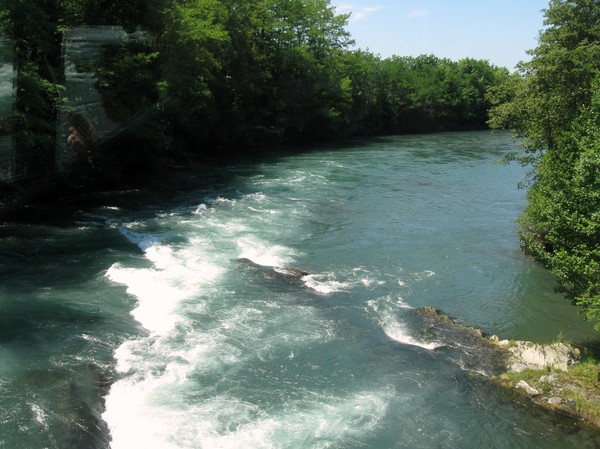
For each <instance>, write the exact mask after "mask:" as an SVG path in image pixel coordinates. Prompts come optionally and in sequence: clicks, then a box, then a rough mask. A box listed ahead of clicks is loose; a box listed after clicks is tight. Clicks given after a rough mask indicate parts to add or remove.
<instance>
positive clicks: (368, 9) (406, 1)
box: [331, 0, 550, 71]
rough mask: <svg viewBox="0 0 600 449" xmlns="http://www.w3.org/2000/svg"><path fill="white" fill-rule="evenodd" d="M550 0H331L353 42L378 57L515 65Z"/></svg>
mask: <svg viewBox="0 0 600 449" xmlns="http://www.w3.org/2000/svg"><path fill="white" fill-rule="evenodd" d="M549 3H550V0H332V1H331V5H332V6H334V7H335V8H336V10H337V12H338V13H340V14H342V13H343V14H347V13H351V16H350V19H349V20H348V27H347V29H348V31H349V32H350V34H351V35H352V37H353V39H354V40H355V42H356V44H355V48H361V49H364V50H369V51H371V52H372V53H375V54H378V55H379V56H381V57H382V58H387V57H390V56H392V55H397V56H418V55H421V54H433V55H435V56H438V57H440V58H448V59H451V60H455V61H457V60H460V59H462V58H466V57H470V58H475V59H485V60H487V61H489V62H490V63H492V64H494V65H497V66H501V67H506V68H508V69H509V70H511V71H512V70H514V68H515V65H516V64H517V63H518V62H519V61H526V60H529V58H530V57H529V55H527V53H526V52H527V50H531V49H534V48H535V47H537V38H538V36H539V32H540V30H541V29H542V28H543V24H544V13H543V11H542V10H543V9H545V8H547V7H548V4H549Z"/></svg>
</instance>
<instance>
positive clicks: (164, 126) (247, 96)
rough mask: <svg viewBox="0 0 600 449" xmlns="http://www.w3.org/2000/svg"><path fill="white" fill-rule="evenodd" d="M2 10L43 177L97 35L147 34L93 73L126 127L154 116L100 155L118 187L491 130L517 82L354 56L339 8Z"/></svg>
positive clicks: (215, 4)
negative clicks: (349, 142) (165, 171)
mask: <svg viewBox="0 0 600 449" xmlns="http://www.w3.org/2000/svg"><path fill="white" fill-rule="evenodd" d="M0 11H2V12H1V13H0V14H1V16H0V24H1V26H2V29H3V30H4V33H5V34H6V35H8V36H9V38H10V39H12V40H13V41H14V42H15V45H16V50H17V58H18V81H17V92H18V93H17V98H18V99H17V105H16V113H15V117H14V123H15V130H16V132H17V138H16V140H17V147H18V151H17V154H18V159H19V165H20V166H21V171H22V172H25V173H27V174H31V175H38V174H41V173H45V172H47V171H48V170H51V169H53V168H54V158H55V141H54V132H55V123H56V115H57V114H58V113H59V112H60V111H65V110H67V111H68V109H69V100H68V97H66V96H65V95H63V94H62V93H63V92H64V86H63V85H62V84H63V81H64V80H63V79H62V74H63V70H62V69H63V67H61V64H62V63H63V61H62V60H61V43H62V38H63V36H64V34H65V33H67V32H68V31H69V30H70V29H74V28H76V27H80V26H84V25H85V26H105V25H112V26H114V25H118V26H122V27H123V28H124V29H125V30H126V31H128V32H130V33H133V32H135V31H139V30H142V31H143V33H144V34H143V35H144V38H143V39H141V40H140V39H137V40H131V41H124V42H122V43H120V44H117V45H111V46H107V47H106V48H105V49H104V52H103V55H102V57H101V58H100V59H99V61H98V62H97V63H96V64H95V66H94V67H93V70H94V72H95V73H96V76H97V78H98V82H97V86H98V89H99V91H101V93H102V96H103V102H104V103H105V107H107V108H109V107H110V108H111V110H113V113H112V115H113V116H114V117H118V118H117V119H116V120H118V121H126V120H128V119H130V118H131V117H133V116H134V115H135V114H134V112H136V111H140V110H144V111H146V114H145V115H144V117H145V118H146V120H145V121H144V123H140V121H139V120H137V121H131V122H132V123H131V126H129V130H128V132H129V134H130V136H126V137H121V139H120V140H119V141H118V142H116V143H115V145H104V146H102V151H92V152H89V151H88V154H87V158H88V160H89V161H90V162H93V165H94V168H95V176H97V177H103V176H104V177H110V178H111V179H113V180H115V181H116V180H117V179H118V178H119V177H129V176H130V175H131V172H132V171H136V170H142V169H148V168H149V167H151V166H152V165H153V164H154V165H156V164H159V165H160V164H161V163H162V162H163V161H164V160H165V159H166V160H170V159H173V158H177V157H181V156H186V157H198V156H201V157H206V156H210V157H216V156H218V157H224V158H228V157H233V155H234V154H239V153H244V154H246V155H248V154H252V153H253V152H255V151H257V150H259V149H262V148H267V147H272V146H274V145H281V144H284V145H297V144H303V145H304V144H310V143H315V142H319V141H325V140H332V139H339V138H345V137H350V136H366V135H376V134H382V133H407V132H425V131H441V130H460V129H480V128H485V127H487V125H486V121H487V111H488V109H489V107H490V103H489V101H488V100H487V97H486V92H487V90H488V89H489V88H490V87H493V86H500V85H501V84H503V83H504V82H506V80H507V79H508V78H509V72H508V70H506V69H505V68H499V67H495V66H493V65H492V64H490V63H489V62H487V61H482V60H475V59H463V60H460V61H457V62H456V61H451V60H447V59H441V58H437V57H435V56H432V55H423V56H419V57H393V58H388V59H382V58H380V57H379V56H377V55H374V54H372V53H370V52H368V51H363V50H350V47H351V44H352V40H351V36H350V35H349V34H348V32H347V31H346V29H345V26H346V24H347V20H348V16H347V15H339V14H337V13H336V11H335V9H334V8H333V7H332V6H330V3H329V1H328V0H311V1H301V0H279V1H274V0H245V1H242V0H219V1H217V0H137V1H129V0H128V1H124V0H107V1H102V2H98V1H95V0H94V1H81V0H77V1H76V0H63V1H55V0H0ZM138 115H139V114H138ZM80 134H84V133H83V132H81V133H80ZM78 137H80V136H78ZM82 140H86V139H82ZM89 141H90V139H87V142H86V143H87V144H89V143H90V142H89ZM115 147H118V149H115ZM117 155H118V156H117Z"/></svg>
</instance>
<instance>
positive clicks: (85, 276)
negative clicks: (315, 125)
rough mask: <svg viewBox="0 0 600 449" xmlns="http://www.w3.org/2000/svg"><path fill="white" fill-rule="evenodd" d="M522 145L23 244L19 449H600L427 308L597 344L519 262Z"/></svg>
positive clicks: (26, 236) (165, 210) (4, 273)
mask: <svg viewBox="0 0 600 449" xmlns="http://www.w3.org/2000/svg"><path fill="white" fill-rule="evenodd" d="M512 149H514V143H513V141H512V140H511V138H510V135H509V134H506V133H498V134H492V133H488V132H481V133H457V134H436V135H425V136H402V137H389V138H382V139H378V140H372V141H367V142H358V143H356V144H355V145H350V146H346V147H339V148H322V149H320V150H319V151H311V152H302V153H296V154H293V155H283V154H281V155H279V156H275V155H273V156H272V157H268V158H265V159H263V160H261V161H258V162H254V163H252V164H248V163H246V164H237V165H229V166H226V167H220V168H216V167H212V168H198V169H197V170H187V171H185V172H181V173H178V174H175V175H173V177H171V178H170V179H169V180H161V181H160V182H159V183H158V184H157V185H155V186H154V187H153V188H152V189H145V190H143V191H127V192H117V193H112V194H105V195H97V196H95V197H93V198H90V199H89V202H88V203H87V205H86V206H85V207H78V209H77V210H74V211H71V212H69V213H67V212H65V211H64V210H62V211H55V212H54V213H53V214H50V212H49V211H48V215H47V216H46V217H45V219H44V220H45V222H44V223H42V221H41V220H40V221H37V222H35V221H31V222H28V223H19V224H15V223H6V224H4V225H2V227H1V228H0V230H1V231H2V238H1V239H0V276H1V283H0V361H1V364H0V447H2V448H7V449H17V448H23V449H25V448H27V449H37V448H39V449H42V448H60V449H63V448H86V449H88V448H106V447H109V446H110V447H112V448H114V449H133V448H145V449H152V448H156V449H171V448H205V449H214V448H290V449H301V448H340V449H342V448H343V449H350V448H377V449H379V448H381V449H384V448H544V449H547V448H561V449H563V448H568V447H578V448H586V447H589V448H594V447H598V446H599V445H600V438H599V435H598V433H596V432H592V431H589V430H583V429H580V428H579V427H578V426H577V424H576V423H575V422H573V421H571V420H569V419H566V418H560V417H556V416H552V415H550V414H548V413H546V412H543V411H540V410H537V409H536V408H534V407H532V406H531V405H529V404H528V403H527V402H526V401H523V400H521V399H520V398H519V397H517V396H515V395H514V394H512V393H511V392H507V391H504V390H501V389H499V388H497V387H495V386H493V385H492V384H491V383H490V382H489V380H488V377H487V376H488V375H489V374H493V372H494V369H495V368H494V366H493V363H490V362H489V361H488V360H487V359H486V357H484V356H483V355H478V354H475V353H474V351H475V352H476V350H475V349H473V348H472V347H471V346H469V345H468V344H467V343H465V342H463V341H460V339H458V340H457V339H456V337H454V336H450V335H444V334H441V333H440V332H436V331H435V329H431V328H427V327H426V326H425V324H424V321H423V320H422V319H420V318H419V316H418V314H417V313H416V310H415V309H416V308H417V307H419V306H423V305H429V306H434V307H437V308H440V309H442V310H444V311H445V312H446V313H448V314H449V315H450V316H452V317H454V318H456V319H459V320H460V321H462V322H465V323H468V324H472V325H475V326H478V327H480V328H482V329H483V330H484V331H485V332H487V333H491V334H498V335H499V336H500V337H501V338H512V339H533V340H536V341H551V340H553V339H556V338H557V337H558V336H559V335H562V336H565V337H567V338H570V339H571V340H572V341H575V342H584V341H589V340H591V339H594V338H595V335H594V332H593V330H592V327H591V325H589V324H587V323H583V322H581V321H580V319H579V317H578V315H577V311H576V310H575V309H574V308H573V307H572V306H570V305H569V304H568V303H567V302H566V301H565V300H564V299H562V298H561V297H560V296H557V295H555V294H554V293H553V291H552V289H553V281H552V278H551V277H550V276H549V275H548V274H547V273H546V272H545V271H544V270H543V269H542V268H540V267H539V266H538V265H537V264H535V263H534V262H533V261H532V260H531V259H529V258H528V257H526V256H525V255H523V254H522V253H521V251H520V250H519V247H518V240H517V235H516V226H515V223H514V221H515V219H516V217H517V216H518V215H519V214H520V212H521V211H522V209H523V206H524V197H525V192H524V191H522V190H518V189H517V184H518V182H519V181H520V180H522V179H523V177H524V174H525V169H523V168H522V167H519V166H518V165H514V164H513V165H501V164H498V163H497V162H498V161H499V160H500V159H501V158H502V156H503V155H505V154H506V152H508V151H511V150H512Z"/></svg>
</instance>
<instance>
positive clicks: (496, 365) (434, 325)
mask: <svg viewBox="0 0 600 449" xmlns="http://www.w3.org/2000/svg"><path fill="white" fill-rule="evenodd" d="M417 315H418V316H419V317H420V318H421V320H422V324H421V333H423V334H424V335H427V339H428V340H435V341H437V342H440V343H441V346H440V347H439V348H437V349H436V351H444V352H448V356H449V357H450V359H452V360H454V361H455V362H456V363H457V364H459V365H460V366H461V367H462V368H463V369H465V370H470V371H474V372H478V373H480V374H484V375H487V376H492V375H498V374H500V373H502V372H504V371H506V366H507V360H508V354H507V353H506V351H505V350H503V349H502V348H499V347H498V346H496V345H494V344H492V343H491V342H490V341H489V340H488V339H487V338H485V334H484V333H483V332H482V331H481V330H480V329H477V328H476V327H472V326H467V325H464V324H461V323H459V322H457V321H456V320H454V319H453V318H451V317H449V316H448V315H446V314H445V313H444V312H442V311H441V310H439V309H435V308H433V307H420V308H418V309H417Z"/></svg>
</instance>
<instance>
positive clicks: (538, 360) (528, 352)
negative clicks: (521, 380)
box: [508, 341, 580, 372]
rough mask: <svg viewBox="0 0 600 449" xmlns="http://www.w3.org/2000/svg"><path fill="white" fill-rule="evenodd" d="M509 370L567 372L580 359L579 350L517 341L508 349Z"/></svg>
mask: <svg viewBox="0 0 600 449" xmlns="http://www.w3.org/2000/svg"><path fill="white" fill-rule="evenodd" d="M508 351H509V353H510V362H509V369H510V370H511V371H516V372H521V371H524V370H526V369H537V370H539V369H545V368H551V369H556V370H561V371H567V369H568V368H569V366H570V365H572V364H573V363H575V362H577V361H578V360H579V357H580V353H579V350H578V349H577V348H574V347H572V346H570V345H567V344H565V343H554V344H551V345H540V344H536V343H532V342H530V341H517V342H515V343H514V344H513V345H512V346H510V347H509V348H508Z"/></svg>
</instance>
